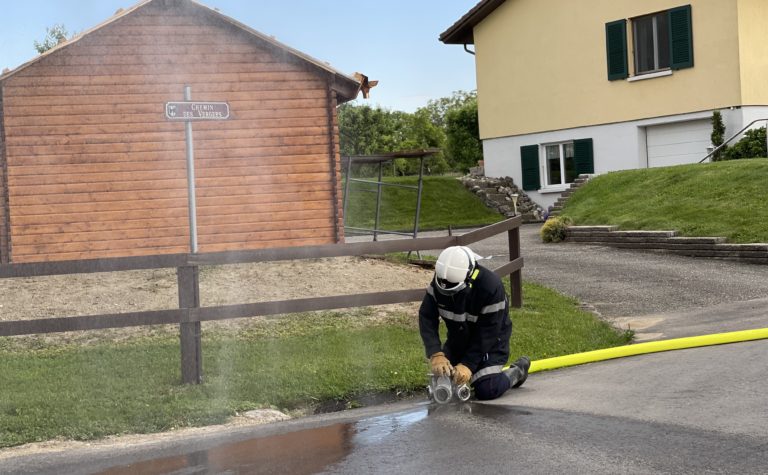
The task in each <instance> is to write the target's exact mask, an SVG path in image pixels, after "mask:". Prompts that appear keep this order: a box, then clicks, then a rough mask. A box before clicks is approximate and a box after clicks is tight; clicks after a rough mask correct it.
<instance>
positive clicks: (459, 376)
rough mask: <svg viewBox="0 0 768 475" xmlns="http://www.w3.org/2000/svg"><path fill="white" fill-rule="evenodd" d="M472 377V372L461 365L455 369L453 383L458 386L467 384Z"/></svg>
mask: <svg viewBox="0 0 768 475" xmlns="http://www.w3.org/2000/svg"><path fill="white" fill-rule="evenodd" d="M471 377H472V371H470V370H469V368H467V367H466V366H464V365H463V364H461V363H459V364H457V365H456V366H455V367H454V368H453V382H454V383H456V386H461V385H462V384H467V383H468V382H469V378H471Z"/></svg>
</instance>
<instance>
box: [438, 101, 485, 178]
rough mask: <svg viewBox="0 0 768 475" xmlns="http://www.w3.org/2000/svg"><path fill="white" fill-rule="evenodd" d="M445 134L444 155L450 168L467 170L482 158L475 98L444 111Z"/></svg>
mask: <svg viewBox="0 0 768 475" xmlns="http://www.w3.org/2000/svg"><path fill="white" fill-rule="evenodd" d="M445 134H446V136H447V143H446V155H447V157H448V158H447V160H448V164H449V165H450V166H451V168H452V169H454V170H461V171H463V172H467V171H468V170H469V168H470V167H474V166H476V165H477V162H478V161H479V160H482V159H483V146H482V143H481V142H480V127H479V121H478V117H477V99H476V98H474V97H473V98H470V99H468V100H467V101H466V102H465V103H464V104H463V105H462V106H461V107H458V108H453V109H450V110H449V111H448V112H447V113H446V115H445Z"/></svg>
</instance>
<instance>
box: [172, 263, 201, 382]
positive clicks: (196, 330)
mask: <svg viewBox="0 0 768 475" xmlns="http://www.w3.org/2000/svg"><path fill="white" fill-rule="evenodd" d="M176 275H177V279H178V286H179V308H199V307H200V278H199V268H198V267H197V266H183V267H179V268H177V271H176ZM179 339H180V343H181V380H182V381H183V382H184V384H200V383H202V382H203V352H202V343H201V339H200V322H181V323H179Z"/></svg>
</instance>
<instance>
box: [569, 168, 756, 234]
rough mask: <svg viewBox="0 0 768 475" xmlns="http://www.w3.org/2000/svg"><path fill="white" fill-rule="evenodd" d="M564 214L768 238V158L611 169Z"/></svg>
mask: <svg viewBox="0 0 768 475" xmlns="http://www.w3.org/2000/svg"><path fill="white" fill-rule="evenodd" d="M563 215H564V216H568V217H570V218H572V219H573V221H574V224H577V225H589V224H614V225H618V226H620V227H621V228H622V229H626V230H634V229H649V230H677V231H679V232H680V234H681V235H684V236H724V237H727V238H728V239H729V241H731V242H734V243H750V242H768V160H766V159H764V158H761V159H752V160H733V161H727V162H716V163H707V164H694V165H680V166H675V167H665V168H651V169H644V170H629V171H621V172H613V173H606V174H604V175H600V176H597V177H595V178H593V179H592V180H590V181H589V182H588V183H587V184H586V185H584V186H583V187H582V188H581V189H579V190H578V191H577V192H576V193H574V194H573V196H572V197H571V198H570V199H569V200H568V202H567V203H566V205H565V208H564V210H563Z"/></svg>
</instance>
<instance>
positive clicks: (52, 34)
mask: <svg viewBox="0 0 768 475" xmlns="http://www.w3.org/2000/svg"><path fill="white" fill-rule="evenodd" d="M68 35H69V33H68V32H67V29H66V28H65V27H64V25H60V24H58V23H57V24H55V25H53V26H52V27H50V28H46V29H45V39H44V40H43V42H42V43H40V42H39V41H37V40H35V42H34V45H35V49H36V50H37V52H38V53H40V54H43V53H45V52H46V51H48V50H49V49H51V48H53V47H54V46H56V45H58V44H59V43H62V42H64V41H67V36H68Z"/></svg>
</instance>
